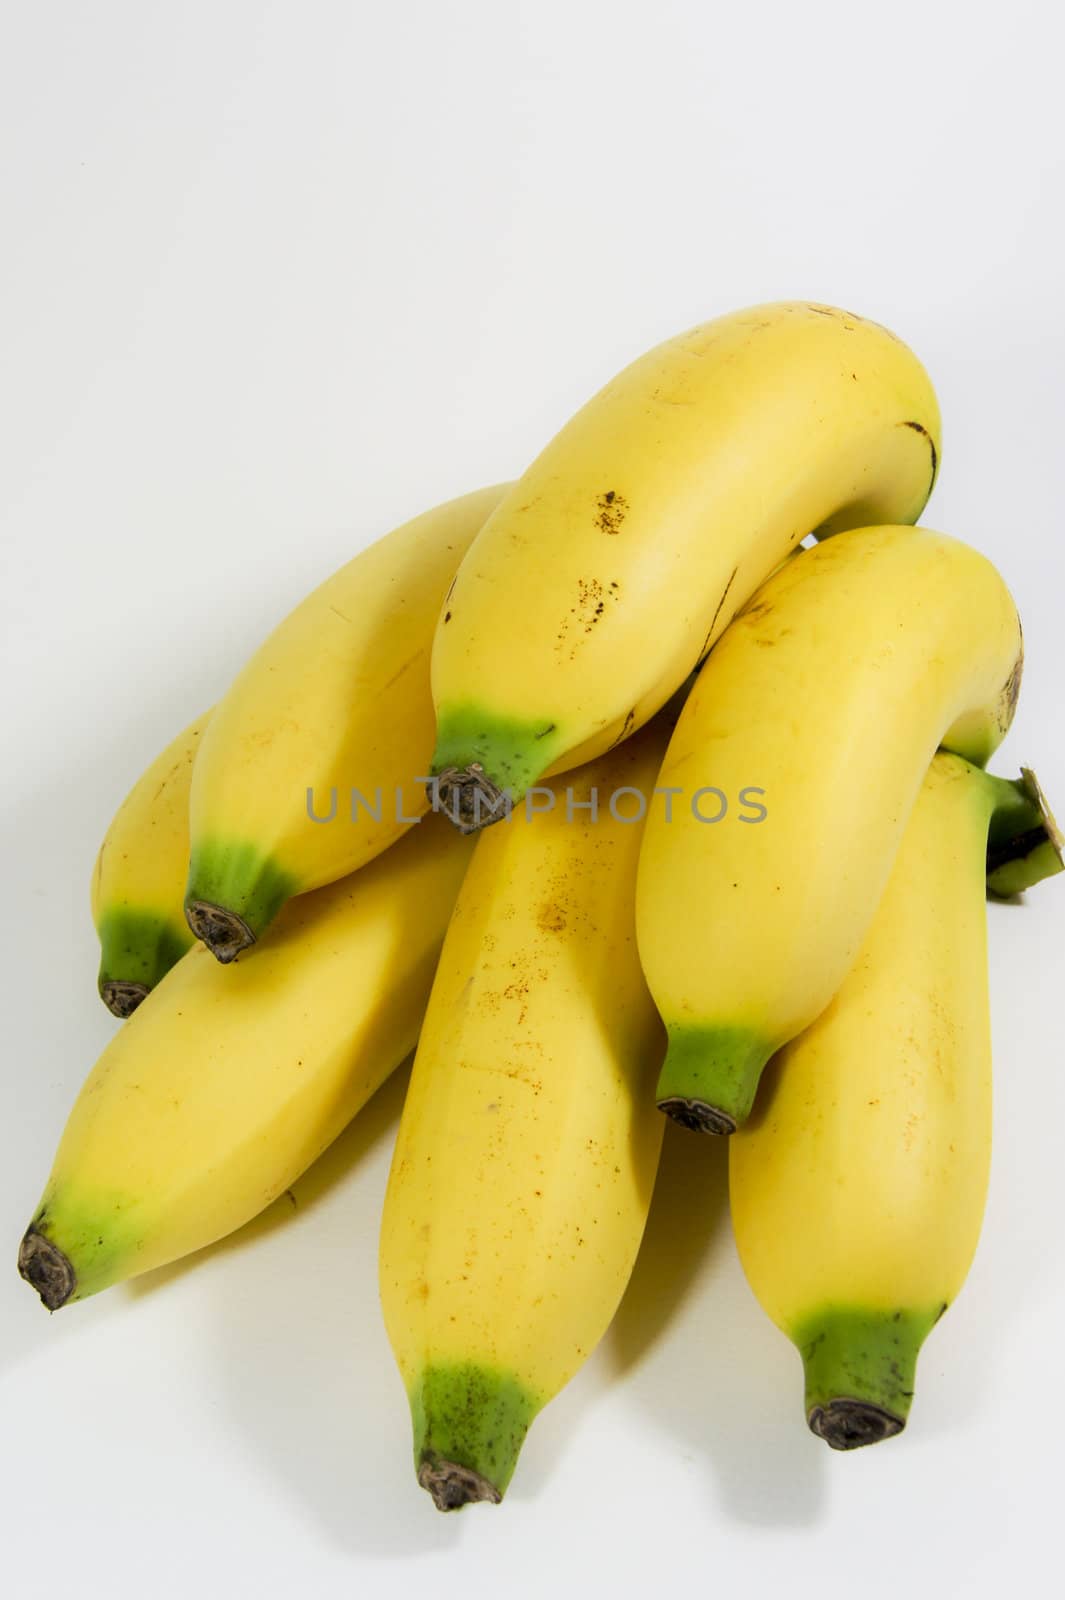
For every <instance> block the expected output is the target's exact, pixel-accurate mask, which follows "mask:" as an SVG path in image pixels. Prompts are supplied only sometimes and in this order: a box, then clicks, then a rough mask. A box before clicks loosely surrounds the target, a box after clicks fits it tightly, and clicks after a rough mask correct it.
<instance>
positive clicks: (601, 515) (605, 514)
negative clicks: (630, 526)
mask: <svg viewBox="0 0 1065 1600" xmlns="http://www.w3.org/2000/svg"><path fill="white" fill-rule="evenodd" d="M628 511H629V502H628V501H627V500H626V499H625V496H624V495H622V494H618V492H617V490H616V489H608V490H607V491H606V493H605V494H601V495H600V496H599V500H598V515H597V516H596V519H595V525H596V527H597V528H598V529H599V531H600V533H608V534H617V533H620V532H621V524H622V523H623V522H624V521H625V518H626V516H627V515H628Z"/></svg>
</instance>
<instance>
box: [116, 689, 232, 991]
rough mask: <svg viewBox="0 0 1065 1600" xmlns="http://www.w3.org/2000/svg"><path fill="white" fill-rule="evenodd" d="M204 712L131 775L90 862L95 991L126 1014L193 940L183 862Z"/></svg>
mask: <svg viewBox="0 0 1065 1600" xmlns="http://www.w3.org/2000/svg"><path fill="white" fill-rule="evenodd" d="M209 716H210V712H205V713H204V715H203V716H202V717H197V719H196V721H195V722H191V723H190V724H189V726H188V727H187V728H186V729H185V730H184V731H183V732H182V733H179V734H178V736H177V738H176V739H175V740H173V742H172V743H171V744H168V745H167V747H166V749H165V750H164V751H163V753H162V754H161V755H160V756H157V757H156V759H155V760H154V761H153V762H152V764H151V766H150V767H148V768H147V769H146V770H145V771H144V772H142V773H141V776H140V777H139V778H138V779H137V781H136V783H135V784H134V785H133V788H132V789H131V790H130V791H129V794H128V795H127V796H126V798H125V799H124V800H123V802H122V804H121V805H120V806H119V808H118V810H117V811H116V812H115V815H114V817H113V818H112V821H111V826H110V827H109V828H108V830H107V833H106V834H105V835H104V841H103V844H102V845H101V846H100V852H99V854H98V856H97V857H96V866H95V867H94V868H93V874H92V885H91V890H90V898H91V905H92V920H93V922H94V923H95V925H96V932H97V934H98V935H99V939H100V973H99V978H98V980H97V987H98V989H99V991H100V998H101V1000H102V1001H103V1003H104V1005H105V1006H106V1007H107V1009H108V1010H109V1011H112V1012H113V1013H114V1014H115V1016H116V1017H128V1016H130V1015H131V1014H132V1013H133V1012H134V1011H135V1010H136V1009H137V1007H138V1006H139V1005H140V1003H141V1001H142V1000H143V999H144V997H145V995H146V994H147V993H148V992H149V990H151V989H154V988H155V986H156V984H157V983H158V982H159V980H160V979H161V978H162V977H163V976H164V975H165V974H166V973H167V972H169V971H170V968H171V967H172V966H173V965H174V963H175V961H179V960H180V959H181V957H182V956H183V955H184V954H185V951H186V950H188V949H189V948H190V946H191V945H192V943H193V939H192V934H191V933H190V932H189V928H188V924H187V923H186V921H185V914H184V911H183V910H182V899H183V896H184V892H185V877H186V874H187V872H188V868H189V790H190V788H191V787H192V763H193V761H194V760H195V758H196V751H197V749H198V748H199V743H200V738H201V736H202V734H203V730H204V729H205V728H206V726H207V719H208V717H209Z"/></svg>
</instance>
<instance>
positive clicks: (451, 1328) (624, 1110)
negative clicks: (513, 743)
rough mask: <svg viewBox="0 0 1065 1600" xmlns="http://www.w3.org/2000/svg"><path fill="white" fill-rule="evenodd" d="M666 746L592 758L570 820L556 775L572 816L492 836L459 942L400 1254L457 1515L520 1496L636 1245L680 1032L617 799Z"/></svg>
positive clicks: (413, 1107) (404, 1157)
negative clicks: (665, 1053)
mask: <svg viewBox="0 0 1065 1600" xmlns="http://www.w3.org/2000/svg"><path fill="white" fill-rule="evenodd" d="M664 743H665V730H664V729H663V727H662V725H661V723H656V724H653V725H652V726H651V727H649V728H648V729H646V730H645V731H644V733H643V734H641V735H640V736H639V737H638V738H636V739H634V740H631V741H628V742H627V743H626V744H624V745H622V746H620V747H619V748H618V749H617V750H616V751H613V752H612V753H611V754H610V755H609V756H607V757H604V758H602V759H601V760H600V761H599V762H597V763H595V764H594V765H592V766H591V767H589V768H586V769H582V771H581V772H580V773H578V774H574V775H573V789H574V796H575V798H576V799H577V800H578V801H579V802H585V801H587V799H588V798H589V792H590V790H591V788H592V787H593V786H594V787H596V788H597V789H598V791H599V794H600V797H601V806H600V820H599V821H598V822H595V823H593V822H591V821H589V820H588V813H587V812H576V813H574V820H572V821H567V817H566V809H565V787H564V786H563V785H562V784H561V783H557V784H555V785H554V793H555V795H556V796H557V805H556V808H555V809H554V810H553V811H551V812H549V813H544V814H537V815H534V816H533V817H532V818H531V819H529V818H527V817H526V816H525V815H524V813H523V810H522V809H520V808H519V809H516V810H515V812H514V814H513V816H512V817H511V819H510V820H509V821H507V822H505V823H501V824H500V825H499V826H498V827H495V828H492V829H490V830H489V831H487V832H485V833H484V834H482V835H481V837H480V839H479V841H478V844H477V850H476V854H475V856H474V859H473V862H472V863H471V866H470V870H469V873H468V875H467V878H466V881H465V883H464V884H463V888H462V893H461V895H460V897H459V901H458V904H457V906H456V909H455V914H454V917H453V919H452V923H451V927H450V929H449V932H448V936H447V940H446V943H445V946H444V951H443V954H442V956H441V961H440V968H439V971H438V974H437V978H436V982H435V984H434V987H433V993H432V999H431V1001H430V1005H429V1011H428V1014H427V1016H426V1022H425V1028H424V1030H423V1033H422V1039H421V1043H420V1045H419V1048H418V1054H417V1056H416V1058H415V1063H414V1071H413V1075H412V1078H411V1083H410V1088H409V1091H408V1095H407V1102H406V1106H405V1109H404V1112H403V1118H402V1122H401V1125H400V1130H399V1137H398V1140H397V1143H396V1149H395V1155H394V1158H393V1162H392V1171H391V1176H390V1178H389V1183H388V1192H387V1195H386V1199H385V1206H384V1216H383V1220H382V1226H381V1253H380V1283H381V1300H382V1304H383V1307H384V1315H385V1324H386V1327H387V1330H388V1335H389V1338H390V1340H391V1343H392V1349H393V1351H394V1352H395V1356H396V1360H397V1363H398V1365H399V1369H400V1372H401V1374H402V1376H403V1380H404V1382H405V1384H406V1387H407V1391H408V1395H409V1398H410V1405H411V1414H412V1419H413V1424H414V1442H415V1464H416V1468H417V1473H418V1479H419V1482H420V1483H421V1484H422V1485H423V1487H424V1488H426V1489H427V1490H428V1491H429V1492H430V1493H431V1494H432V1496H433V1499H434V1501H435V1503H436V1505H437V1506H438V1507H439V1508H440V1509H441V1510H452V1509H455V1508H456V1507H458V1506H461V1505H463V1504H465V1503H466V1502H468V1501H471V1500H489V1501H493V1502H496V1501H498V1500H499V1499H500V1498H501V1496H502V1494H503V1492H504V1490H505V1488H506V1485H507V1483H508V1481H509V1479H510V1476H511V1473H512V1472H513V1470H514V1465H515V1462H516V1460H517V1456H518V1452H519V1450H520V1448H521V1443H522V1440H523V1438H524V1436H525V1432H526V1430H527V1428H528V1426H529V1424H530V1422H531V1421H532V1420H533V1418H534V1417H535V1415H536V1413H537V1412H538V1411H539V1410H540V1408H541V1407H542V1406H543V1405H544V1404H546V1402H547V1401H548V1400H549V1399H551V1397H552V1396H553V1395H555V1394H557V1393H558V1391H559V1390H560V1389H561V1388H562V1387H563V1385H564V1384H565V1383H566V1382H567V1381H568V1380H569V1379H570V1378H571V1377H572V1376H573V1374H574V1373H575V1372H576V1371H577V1369H578V1368H579V1367H580V1365H581V1364H582V1362H583V1361H584V1360H585V1358H586V1357H587V1356H588V1354H589V1353H590V1351H591V1350H592V1348H593V1347H594V1346H595V1344H596V1343H597V1341H598V1340H599V1338H600V1337H601V1336H602V1334H603V1332H604V1331H605V1329H606V1328H607V1326H608V1324H609V1322H610V1320H611V1318H612V1316H613V1314H614V1311H615V1309H616V1307H617V1304H618V1301H619V1300H620V1298H621V1295H622V1292H623V1290H624V1288H625V1285H626V1283H627V1281H628V1277H629V1274H630V1271H631V1269H632V1265H633V1262H634V1260H635V1256H636V1251H637V1248H638V1246H639V1242H640V1237H641V1234H642V1232H643V1227H644V1222H645V1219H646V1215H647V1209H648V1205H649V1203H650V1198H651V1190H652V1186H653V1184H654V1177H655V1170H656V1166H657V1162H658V1152H659V1145H660V1140H661V1126H662V1119H661V1118H660V1117H659V1116H658V1115H657V1114H656V1112H655V1108H654V1101H653V1097H652V1089H653V1084H654V1077H655V1073H656V1071H657V1069H658V1064H659V1062H660V1060H661V1055H662V1049H663V1045H664V1038H663V1035H662V1031H661V1026H660V1024H659V1022H658V1018H657V1016H656V1015H655V1012H654V1007H653V1005H652V1004H651V1001H650V998H649V996H648V994H647V990H646V986H645V984H644V981H643V977H642V975H641V973H640V968H639V963H638V960H637V957H636V945H635V930H634V927H633V891H634V882H635V873H636V860H637V854H638V849H639V838H640V832H641V828H640V826H639V824H637V823H632V822H630V823H627V824H626V823H621V822H618V821H616V820H614V818H613V817H612V816H611V815H610V814H609V811H608V809H607V800H608V797H609V796H610V794H611V793H612V792H613V791H615V790H617V789H619V788H620V787H622V786H635V787H638V788H639V789H640V790H641V791H642V793H643V794H645V795H647V794H649V793H650V790H651V787H652V786H653V783H654V776H655V772H656V769H657V766H658V763H659V761H660V760H661V755H662V751H663V748H664ZM537 798H538V800H539V797H537ZM625 808H627V814H629V815H632V814H634V811H635V802H634V800H633V798H632V797H631V796H629V797H626V799H625V800H624V801H619V810H623V811H624V810H625ZM656 1124H657V1126H656Z"/></svg>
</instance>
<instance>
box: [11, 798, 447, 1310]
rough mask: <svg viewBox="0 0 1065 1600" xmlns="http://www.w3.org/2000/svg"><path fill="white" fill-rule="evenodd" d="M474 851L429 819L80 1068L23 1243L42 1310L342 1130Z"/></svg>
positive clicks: (256, 1199)
mask: <svg viewBox="0 0 1065 1600" xmlns="http://www.w3.org/2000/svg"><path fill="white" fill-rule="evenodd" d="M468 855H469V845H468V844H466V843H465V842H464V841H463V840H462V839H461V838H460V837H459V836H458V835H457V834H456V833H455V831H454V829H453V828H451V827H449V826H448V825H447V824H446V823H444V822H443V821H442V820H437V819H436V818H433V819H430V820H429V821H428V822H426V823H425V824H424V825H423V826H420V827H416V828H414V829H412V831H411V836H410V837H409V838H407V839H404V840H403V841H402V842H401V843H400V844H398V845H397V846H396V847H395V848H394V849H393V850H390V851H389V852H388V854H387V855H385V856H383V857H382V858H381V859H380V860H378V861H375V862H373V863H371V865H369V866H368V867H366V868H365V869H364V870H363V871H362V872H361V873H360V874H359V876H358V878H357V879H345V880H344V881H343V882H340V883H336V884H332V885H330V886H329V887H328V888H326V889H322V890H320V891H319V892H318V893H317V894H313V895H309V896H307V897H306V898H305V899H300V900H297V901H295V902H294V903H293V904H292V905H291V906H288V907H286V909H285V912H284V914H283V916H282V917H281V918H280V919H279V922H278V926H277V928H276V930H275V934H274V937H273V938H272V939H271V940H270V941H269V942H268V943H266V944H264V945H263V946H261V947H260V948H258V949H256V950H253V951H252V952H250V953H249V955H248V956H247V958H246V959H243V960H241V962H240V963H239V965H238V966H237V967H236V968H235V969H234V970H233V971H232V972H223V971H222V970H221V969H220V968H219V966H218V965H217V963H216V962H215V961H214V960H213V959H212V957H211V956H210V955H209V954H208V952H207V951H206V950H204V949H203V948H202V946H197V947H196V948H195V949H192V950H190V951H189V952H188V954H187V955H185V956H183V957H182V959H181V961H179V962H178V964H177V966H176V967H174V969H173V970H172V971H171V972H170V973H169V974H168V975H167V977H166V979H165V980H164V982H162V983H161V984H160V985H159V987H158V989H156V990H155V991H154V992H153V993H152V994H150V995H149V996H148V998H147V1000H145V1002H144V1003H143V1005H142V1006H141V1007H140V1009H139V1010H138V1011H137V1013H136V1015H135V1016H134V1017H132V1018H131V1020H130V1021H129V1022H128V1023H127V1025H126V1026H125V1027H124V1028H123V1029H122V1030H121V1032H120V1033H118V1034H116V1036H115V1038H114V1039H113V1040H112V1041H111V1043H110V1044H109V1045H108V1047H107V1049H106V1050H105V1051H104V1053H103V1055H102V1056H101V1057H100V1060H99V1061H98V1062H97V1064H96V1066H95V1068H94V1069H93V1071H92V1072H91V1073H90V1074H89V1077H88V1079H87V1081H86V1083H85V1085H84V1087H83V1089H82V1091H81V1094H80V1095H79V1097H78V1100H77V1102H76V1104H75V1106H74V1109H73V1111H72V1113H71V1116H70V1119H69V1121H68V1123H67V1126H66V1131H65V1132H64V1134H63V1138H62V1141H61V1142H60V1145H59V1150H58V1153H57V1155H56V1158H55V1164H54V1166H53V1168H52V1174H51V1177H50V1178H49V1179H48V1183H47V1186H46V1188H45V1191H44V1197H43V1199H42V1201H41V1204H40V1206H39V1207H38V1209H37V1211H36V1213H35V1214H34V1218H33V1221H32V1223H31V1224H30V1227H29V1229H28V1231H27V1233H26V1235H25V1237H24V1239H23V1241H22V1246H21V1249H20V1251H19V1270H20V1272H21V1273H22V1275H23V1277H24V1278H26V1279H27V1281H28V1282H30V1283H31V1284H32V1285H33V1286H34V1287H35V1288H36V1289H37V1290H38V1291H39V1293H40V1296H41V1299H42V1300H43V1302H44V1304H45V1305H46V1306H47V1307H48V1308H49V1310H52V1311H54V1310H55V1309H56V1308H57V1307H58V1306H61V1305H65V1304H66V1302H67V1301H68V1300H82V1299H85V1297H86V1296H88V1295H91V1294H96V1293H97V1292H98V1291H99V1290H100V1289H106V1288H107V1287H108V1286H109V1285H110V1284H114V1283H119V1282H121V1281H122V1280H123V1279H125V1278H130V1277H133V1276H134V1275H135V1274H137V1273H141V1272H147V1271H148V1270H149V1269H150V1268H151V1267H159V1266H162V1265H164V1264H165V1263H166V1262H168V1261H174V1260H176V1259H177V1258H178V1257H179V1256H184V1255H188V1254H189V1253H190V1252H191V1251H193V1250H199V1249H200V1248H201V1247H202V1246H204V1245H207V1244H211V1243H212V1242H213V1241H214V1240H216V1239H220V1238H221V1237H222V1236H223V1235H224V1234H227V1233H230V1232H232V1230H233V1229H234V1228H239V1227H240V1226H241V1225H242V1224H243V1223H245V1222H247V1221H248V1220H249V1219H250V1218H251V1217H253V1216H255V1215H256V1214H257V1213H258V1212H259V1211H261V1210H263V1209H264V1207H266V1206H267V1205H269V1204H270V1202H271V1201H272V1200H274V1199H276V1197H277V1196H278V1195H279V1194H281V1193H283V1192H284V1190H285V1189H286V1188H287V1187H288V1185H289V1184H290V1183H292V1182H293V1181H294V1180H295V1179H296V1178H297V1177H298V1176H299V1174H300V1173H301V1172H302V1171H303V1170H304V1169H305V1168H306V1167H308V1166H309V1165H310V1163H311V1162H312V1161H313V1160H314V1159H315V1158H316V1156H318V1155H319V1154H320V1153H321V1152H322V1151H323V1150H324V1149H325V1148H326V1146H327V1145H328V1144H329V1143H330V1142H331V1141H332V1140H333V1139H335V1138H336V1136H337V1134H339V1133H340V1131H341V1130H342V1129H343V1128H344V1126H345V1125H346V1123H347V1122H348V1121H350V1119H351V1118H352V1117H353V1116H354V1114H355V1112H356V1111H358V1110H359V1108H360V1106H362V1105H363V1104H364V1103H365V1101H366V1100H368V1099H369V1097H370V1096H371V1095H372V1094H373V1092H374V1090H375V1089H376V1088H377V1087H378V1086H379V1085H380V1084H381V1083H382V1082H383V1081H384V1079H385V1078H386V1077H387V1076H388V1074H389V1073H390V1072H391V1071H392V1070H393V1068H394V1067H396V1066H398V1065H399V1063H400V1061H402V1060H403V1058H404V1056H405V1055H406V1054H407V1053H408V1052H409V1051H410V1050H411V1049H412V1047H413V1045H414V1043H415V1040H416V1039H417V1036H418V1028H419V1025H420V1023H421V1018H422V1013H423V1012H424V1009H425V1005H426V1001H427V1000H428V996H429V989H430V985H431V983H432V975H433V970H434V967H435V964H436V958H437V955H438V953H439V949H440V945H441V943H442V941H443V937H444V931H445V928H446V926H447V919H448V916H449V913H450V911H451V906H452V904H453V902H454V898H455V895H456V894H457V892H458V888H459V884H460V882H461V880H462V874H463V872H464V870H465V867H466V862H467V859H468Z"/></svg>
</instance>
